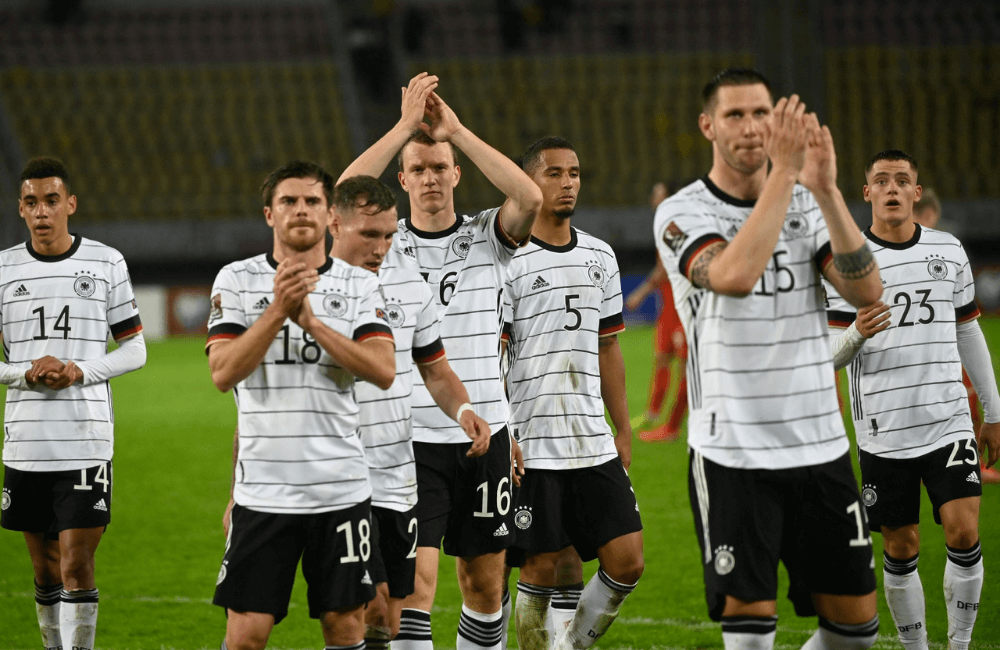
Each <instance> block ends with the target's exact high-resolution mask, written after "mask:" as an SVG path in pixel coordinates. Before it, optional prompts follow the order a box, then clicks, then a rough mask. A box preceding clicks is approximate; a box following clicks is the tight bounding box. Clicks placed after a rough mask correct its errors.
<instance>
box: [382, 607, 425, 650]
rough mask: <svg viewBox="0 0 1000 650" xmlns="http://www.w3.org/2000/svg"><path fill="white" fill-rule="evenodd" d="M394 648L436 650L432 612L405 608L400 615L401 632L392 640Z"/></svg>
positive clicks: (398, 649)
mask: <svg viewBox="0 0 1000 650" xmlns="http://www.w3.org/2000/svg"><path fill="white" fill-rule="evenodd" d="M392 650H434V641H433V640H432V639H431V613H430V612H425V611H423V610H419V609H409V608H405V609H403V611H402V612H401V613H400V615H399V634H397V635H396V638H395V639H393V640H392Z"/></svg>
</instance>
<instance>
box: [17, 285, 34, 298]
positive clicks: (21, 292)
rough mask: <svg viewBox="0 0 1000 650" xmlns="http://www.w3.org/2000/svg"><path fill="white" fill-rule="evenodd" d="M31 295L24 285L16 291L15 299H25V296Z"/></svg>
mask: <svg viewBox="0 0 1000 650" xmlns="http://www.w3.org/2000/svg"><path fill="white" fill-rule="evenodd" d="M30 295H31V292H29V291H28V288H27V287H25V286H24V285H23V284H22V285H21V286H19V287H18V288H17V289H15V290H14V297H15V298H23V297H24V296H30Z"/></svg>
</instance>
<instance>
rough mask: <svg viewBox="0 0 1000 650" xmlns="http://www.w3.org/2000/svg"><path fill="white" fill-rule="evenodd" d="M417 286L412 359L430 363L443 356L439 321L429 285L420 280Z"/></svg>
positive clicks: (416, 361)
mask: <svg viewBox="0 0 1000 650" xmlns="http://www.w3.org/2000/svg"><path fill="white" fill-rule="evenodd" d="M419 287H420V289H419V291H420V311H418V312H417V321H416V326H415V327H414V328H413V361H414V362H415V363H431V362H433V361H437V360H438V359H440V358H441V357H443V356H445V352H444V344H443V343H442V342H441V322H440V321H439V320H438V317H437V309H435V306H434V299H433V297H432V295H431V289H430V287H429V286H427V283H426V282H421V283H420V284H419Z"/></svg>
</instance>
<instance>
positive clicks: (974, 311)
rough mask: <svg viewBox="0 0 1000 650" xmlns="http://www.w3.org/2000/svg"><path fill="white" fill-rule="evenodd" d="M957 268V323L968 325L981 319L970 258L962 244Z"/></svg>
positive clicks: (957, 258)
mask: <svg viewBox="0 0 1000 650" xmlns="http://www.w3.org/2000/svg"><path fill="white" fill-rule="evenodd" d="M955 266H956V267H957V269H956V271H957V272H958V273H957V275H956V276H955V294H954V299H955V322H957V323H967V322H969V321H972V320H975V319H977V318H979V307H978V306H977V305H976V282H975V278H973V277H972V267H971V266H970V265H969V256H968V255H967V254H966V252H965V248H964V247H963V246H962V244H958V255H957V256H956V260H955Z"/></svg>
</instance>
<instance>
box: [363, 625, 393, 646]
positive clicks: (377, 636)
mask: <svg viewBox="0 0 1000 650" xmlns="http://www.w3.org/2000/svg"><path fill="white" fill-rule="evenodd" d="M391 640H392V630H390V629H389V628H387V627H372V626H370V625H366V626H365V644H364V646H362V647H363V648H364V649H365V650H389V641H391Z"/></svg>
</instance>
